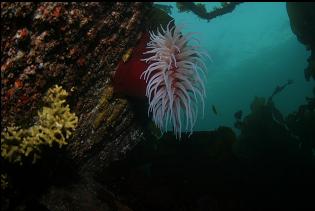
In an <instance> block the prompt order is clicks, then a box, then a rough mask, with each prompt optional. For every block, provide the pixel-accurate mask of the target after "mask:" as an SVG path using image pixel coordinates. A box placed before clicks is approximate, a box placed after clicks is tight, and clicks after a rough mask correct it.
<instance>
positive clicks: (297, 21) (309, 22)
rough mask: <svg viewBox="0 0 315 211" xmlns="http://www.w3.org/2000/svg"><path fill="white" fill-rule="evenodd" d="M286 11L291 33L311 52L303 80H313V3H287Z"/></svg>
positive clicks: (314, 16) (314, 51)
mask: <svg viewBox="0 0 315 211" xmlns="http://www.w3.org/2000/svg"><path fill="white" fill-rule="evenodd" d="M287 11H288V15H289V18H290V24H291V29H292V31H293V33H294V34H295V35H296V36H297V38H298V40H299V41H300V42H301V43H303V44H304V45H305V46H306V48H307V49H308V50H310V51H311V56H310V57H309V58H308V63H309V65H308V67H307V68H306V69H305V70H304V74H305V79H306V80H308V81H309V80H310V78H311V77H312V78H313V79H314V80H315V27H314V26H315V3H314V2H307V3H306V2H304V3H300V2H287Z"/></svg>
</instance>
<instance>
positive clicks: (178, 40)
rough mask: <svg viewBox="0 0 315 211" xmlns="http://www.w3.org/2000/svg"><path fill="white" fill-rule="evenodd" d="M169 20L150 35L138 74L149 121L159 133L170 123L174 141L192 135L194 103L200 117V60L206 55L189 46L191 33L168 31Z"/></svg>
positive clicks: (202, 97) (202, 91) (202, 77)
mask: <svg viewBox="0 0 315 211" xmlns="http://www.w3.org/2000/svg"><path fill="white" fill-rule="evenodd" d="M171 22H172V21H170V22H169V23H168V25H167V27H166V29H164V28H163V27H162V26H161V32H160V31H159V30H157V33H156V34H155V33H154V32H149V33H150V42H148V44H147V49H149V50H148V51H146V52H144V54H149V55H150V56H149V57H148V58H145V59H143V61H145V62H146V63H148V64H149V66H148V68H147V69H146V70H145V71H144V72H143V73H142V74H141V76H140V78H143V79H144V80H146V82H147V89H146V96H147V97H148V99H149V110H148V115H149V114H150V113H152V116H153V121H154V122H155V124H156V125H157V126H158V127H159V128H160V129H161V131H162V132H165V131H167V128H168V124H169V123H171V124H172V127H173V130H174V133H175V135H176V138H177V137H179V139H180V138H181V133H182V131H183V130H184V126H185V131H190V134H192V132H193V127H194V125H195V123H196V120H197V116H198V104H199V103H200V102H201V104H202V111H203V112H202V115H204V106H205V103H204V101H205V97H206V92H205V84H204V80H205V79H206V75H205V73H206V71H207V69H206V65H205V63H204V62H203V59H204V58H206V57H207V58H210V57H209V56H208V54H207V53H206V52H204V51H202V50H200V47H199V46H192V45H189V44H188V42H189V41H190V40H196V39H194V38H192V34H193V33H188V34H186V35H183V34H182V33H181V32H180V27H176V26H175V25H174V26H173V27H171V28H170V24H171Z"/></svg>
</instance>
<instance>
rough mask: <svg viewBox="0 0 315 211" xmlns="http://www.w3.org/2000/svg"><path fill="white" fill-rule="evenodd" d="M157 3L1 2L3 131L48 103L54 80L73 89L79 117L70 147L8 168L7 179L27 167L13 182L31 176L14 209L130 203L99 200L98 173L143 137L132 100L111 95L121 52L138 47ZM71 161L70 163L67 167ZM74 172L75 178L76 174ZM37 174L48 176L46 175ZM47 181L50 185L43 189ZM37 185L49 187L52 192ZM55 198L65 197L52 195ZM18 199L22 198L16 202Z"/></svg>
mask: <svg viewBox="0 0 315 211" xmlns="http://www.w3.org/2000/svg"><path fill="white" fill-rule="evenodd" d="M151 5H152V4H151V3H131V2H130V3H129V2H117V3H115V2H94V3H66V2H64V3H51V2H44V3H9V2H2V3H1V116H2V118H1V125H2V128H1V130H3V129H4V128H5V127H7V126H10V125H11V124H14V125H17V126H20V127H29V126H30V125H32V124H33V123H34V122H35V121H36V118H37V117H36V116H37V112H38V110H39V109H41V108H42V107H43V101H42V98H43V96H44V94H45V93H46V91H47V90H48V89H49V88H50V87H52V86H53V85H54V84H58V85H60V86H62V87H63V88H64V89H66V90H67V92H68V93H69V97H68V99H67V103H68V104H69V105H70V108H71V111H73V112H75V113H76V115H77V116H78V117H79V124H78V127H77V128H76V132H75V134H74V136H73V137H72V139H71V140H68V142H69V144H68V147H67V148H66V149H64V150H59V151H58V150H57V151H53V155H50V153H52V152H46V151H45V152H43V161H42V162H43V163H41V162H39V163H38V164H36V165H35V166H27V165H26V166H24V167H23V168H18V167H11V166H9V167H8V168H6V170H8V173H9V177H10V174H11V173H12V174H11V175H18V174H19V173H20V175H21V174H22V175H25V174H24V173H25V172H28V176H25V178H24V179H25V180H24V179H23V180H20V179H19V178H12V180H11V179H9V182H11V184H12V185H13V186H14V185H16V186H15V187H17V186H19V182H22V183H23V181H24V182H25V181H27V180H28V179H30V180H29V181H28V184H26V183H25V184H22V185H20V186H19V188H20V189H18V191H17V192H15V193H14V194H13V200H11V201H10V200H9V201H6V205H7V207H9V208H8V209H16V207H18V206H20V207H24V208H25V207H26V208H25V209H30V208H32V206H29V205H27V204H36V203H37V204H38V203H42V204H44V206H45V207H47V208H49V209H51V210H64V209H67V208H72V209H75V210H91V209H92V210H96V209H94V208H95V207H97V206H98V207H99V208H98V210H112V209H114V210H116V208H117V207H119V206H120V207H124V206H123V205H122V204H121V203H119V202H118V201H117V202H114V201H115V200H114V197H113V196H111V197H109V195H110V194H109V195H108V194H107V196H108V197H107V196H105V199H106V200H107V201H106V200H105V199H104V200H101V201H103V202H100V201H99V199H97V197H99V195H98V194H96V192H97V190H96V189H95V187H96V186H97V185H94V184H96V182H95V181H94V180H93V173H94V172H97V171H99V169H102V168H103V167H106V166H107V165H109V164H110V163H111V162H113V161H114V160H119V159H122V158H123V157H124V156H125V155H126V153H127V152H128V151H130V150H131V149H132V148H133V147H134V146H135V145H136V144H137V143H139V142H140V141H141V140H143V131H142V126H141V124H139V122H138V121H137V120H136V118H135V114H134V111H133V108H132V106H131V104H130V103H129V101H128V100H126V99H125V98H123V97H117V96H115V95H114V94H113V92H112V87H111V80H112V75H113V73H114V71H115V68H116V65H117V64H118V62H119V61H120V60H121V58H122V55H123V54H124V53H125V51H126V50H127V49H129V48H132V47H134V46H135V45H136V43H137V40H138V39H139V37H141V33H142V32H143V30H145V25H146V24H145V22H146V19H147V18H148V17H145V14H147V13H148V11H149V10H150V9H151ZM65 160H68V161H69V163H68V162H66V161H65ZM55 161H56V162H55ZM61 161H62V162H61ZM1 162H2V161H1ZM50 162H52V163H50ZM65 162H66V163H67V165H71V166H68V168H67V167H65V166H64V165H63V167H61V165H60V164H61V163H63V164H64V163H65ZM5 166H7V164H5ZM45 166H46V167H45ZM48 166H49V167H48ZM10 168H11V169H10ZM70 169H71V170H70ZM73 169H74V170H73ZM70 171H71V172H70ZM72 171H73V172H74V174H75V175H74V177H75V178H77V179H73V180H72V179H71V178H72V176H73V175H72V173H73V172H72ZM39 172H41V174H45V176H44V177H41V176H40V174H39ZM46 174H48V175H46ZM67 177H69V178H70V180H68V179H69V178H68V179H67V180H65V181H64V182H63V183H61V184H63V185H65V186H67V187H68V188H64V187H62V186H59V187H50V186H49V185H51V183H55V182H56V181H55V179H56V178H59V179H61V178H63V179H65V178H67ZM59 179H57V180H59ZM61 180H62V179H61ZM16 182H17V183H16ZM36 184H38V185H36ZM43 184H44V186H45V188H43V187H38V186H40V185H43ZM30 187H32V188H30ZM69 187H71V188H69ZM82 187H84V188H82ZM97 187H98V186H97ZM35 189H36V190H37V189H40V190H42V191H43V190H45V192H46V194H45V195H42V192H40V191H33V190H35ZM101 189H102V188H100V191H99V192H101V193H102V194H100V195H106V194H104V193H105V192H106V190H104V191H103V190H101ZM80 190H81V191H80ZM9 191H10V190H9ZM35 192H36V193H35ZM74 193H76V194H74ZM83 196H86V198H84V197H83ZM56 197H57V198H58V199H60V200H58V201H59V203H58V202H56V200H54V199H56ZM82 197H83V198H82ZM17 198H20V199H19V203H18V204H16V203H15V202H14V200H16V199H17ZM30 198H31V199H30ZM34 198H35V199H34ZM40 198H42V200H41V202H39V199H40ZM5 200H6V199H4V201H5ZM34 200H35V201H34ZM88 201H90V202H91V203H92V204H93V202H95V203H94V204H95V207H89V206H91V205H90V204H86V203H88ZM38 206H42V205H38ZM122 209H123V208H122Z"/></svg>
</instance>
